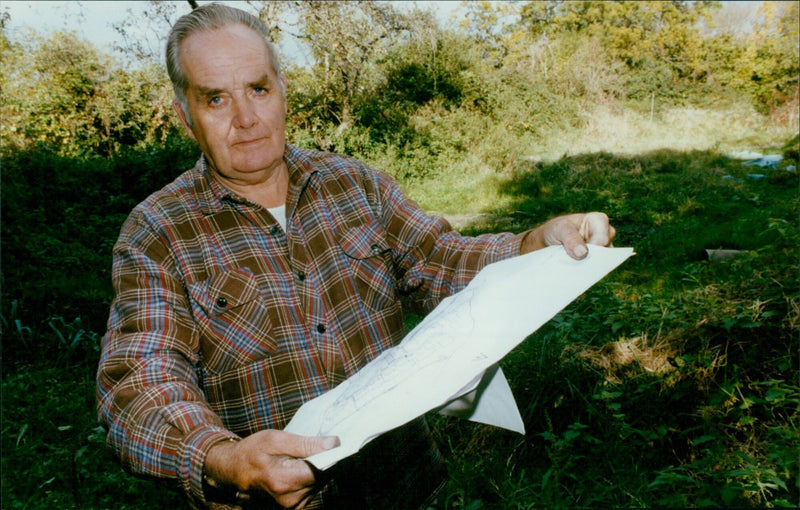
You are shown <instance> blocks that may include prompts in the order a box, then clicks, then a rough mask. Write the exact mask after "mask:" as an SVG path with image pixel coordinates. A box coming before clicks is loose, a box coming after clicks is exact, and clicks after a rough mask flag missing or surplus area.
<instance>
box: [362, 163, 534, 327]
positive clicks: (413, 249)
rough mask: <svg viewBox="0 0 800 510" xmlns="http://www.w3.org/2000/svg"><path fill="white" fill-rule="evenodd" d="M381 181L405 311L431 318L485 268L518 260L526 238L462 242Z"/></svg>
mask: <svg viewBox="0 0 800 510" xmlns="http://www.w3.org/2000/svg"><path fill="white" fill-rule="evenodd" d="M377 180H378V187H379V189H380V210H381V212H380V214H381V216H382V221H383V224H384V228H385V229H386V232H387V236H388V237H389V243H390V245H392V246H393V250H394V257H395V274H396V280H397V286H398V289H399V290H400V293H401V295H403V296H404V301H405V303H406V305H407V306H411V307H412V308H414V309H420V310H421V311H423V312H430V311H431V310H433V309H434V308H435V307H436V305H437V304H439V302H440V301H441V300H443V299H444V298H446V297H448V296H450V295H452V294H455V293H456V292H458V291H460V290H462V289H463V288H464V287H466V286H467V284H468V283H469V282H470V281H471V280H472V279H473V278H474V277H475V275H476V274H477V273H478V271H480V270H481V269H482V268H483V267H485V266H487V265H488V264H491V263H493V262H497V261H499V260H503V259H507V258H510V257H514V256H516V255H519V251H520V245H521V243H522V238H523V237H524V234H512V233H502V234H484V235H480V236H477V237H468V236H462V235H461V234H459V233H458V232H456V231H455V230H453V228H452V227H451V226H450V224H449V223H448V222H447V220H445V219H444V218H440V217H436V216H430V215H428V214H426V213H425V212H424V211H423V210H422V209H421V208H420V207H419V206H418V205H417V204H416V203H415V202H414V201H413V200H411V199H409V198H408V197H406V196H405V195H404V194H403V192H402V191H401V190H400V189H399V187H398V186H397V184H396V183H395V182H394V181H393V180H392V179H391V178H390V177H389V176H387V175H385V174H383V173H380V172H378V173H377Z"/></svg>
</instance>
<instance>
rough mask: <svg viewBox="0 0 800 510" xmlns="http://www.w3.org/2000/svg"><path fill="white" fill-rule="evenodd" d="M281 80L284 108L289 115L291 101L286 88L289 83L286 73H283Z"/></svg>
mask: <svg viewBox="0 0 800 510" xmlns="http://www.w3.org/2000/svg"><path fill="white" fill-rule="evenodd" d="M280 80H281V92H283V109H284V110H285V111H284V114H286V115H288V114H289V101H287V100H286V88H287V87H288V85H289V80H287V79H286V75H285V74H281V78H280Z"/></svg>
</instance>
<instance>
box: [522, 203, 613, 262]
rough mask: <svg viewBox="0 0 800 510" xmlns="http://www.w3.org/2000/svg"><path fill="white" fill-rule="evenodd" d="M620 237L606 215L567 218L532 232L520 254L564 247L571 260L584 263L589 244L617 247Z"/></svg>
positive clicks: (550, 221)
mask: <svg viewBox="0 0 800 510" xmlns="http://www.w3.org/2000/svg"><path fill="white" fill-rule="evenodd" d="M616 235H617V231H616V230H615V229H614V227H612V226H611V225H610V224H609V222H608V216H606V215H605V214H603V213H600V212H590V213H585V214H567V215H565V216H558V217H556V218H553V219H552V220H549V221H547V222H546V223H544V224H542V225H540V226H538V227H536V228H534V229H532V230H529V231H528V233H527V234H526V235H525V238H524V239H523V240H522V245H521V246H520V254H525V253H528V252H531V251H534V250H540V249H542V248H545V247H547V246H553V245H557V244H561V245H564V249H566V250H567V254H569V256H570V257H572V258H574V259H578V260H580V259H582V258H584V257H586V255H587V254H588V253H589V251H588V249H587V248H586V243H591V244H597V245H600V246H613V245H612V244H611V243H612V241H614V236H616Z"/></svg>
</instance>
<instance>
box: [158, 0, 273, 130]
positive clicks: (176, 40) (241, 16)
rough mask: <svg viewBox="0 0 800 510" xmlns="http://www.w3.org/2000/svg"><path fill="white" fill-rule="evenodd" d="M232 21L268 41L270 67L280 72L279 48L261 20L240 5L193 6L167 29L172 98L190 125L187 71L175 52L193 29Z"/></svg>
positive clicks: (226, 23)
mask: <svg viewBox="0 0 800 510" xmlns="http://www.w3.org/2000/svg"><path fill="white" fill-rule="evenodd" d="M234 23H238V24H241V25H244V26H246V27H248V28H250V29H252V30H253V31H255V32H256V33H257V34H258V35H260V36H261V37H262V39H264V43H265V44H266V45H267V52H268V53H269V59H270V64H271V65H272V70H273V71H275V74H276V75H277V76H278V78H280V76H281V66H280V62H279V61H278V52H277V50H276V49H275V46H274V45H273V44H272V43H271V42H270V41H269V29H268V28H267V26H266V25H265V24H264V22H263V21H261V20H260V19H258V18H257V17H256V16H253V15H252V14H250V13H248V12H245V11H243V10H241V9H236V8H233V7H228V6H226V5H221V4H217V3H211V4H206V5H202V6H200V7H197V8H196V9H193V10H192V12H190V13H188V14H184V15H183V16H181V17H180V18H179V19H178V21H176V22H175V25H174V26H173V27H172V30H170V33H169V38H167V73H168V74H169V79H170V81H172V89H173V91H174V93H175V100H176V101H178V104H180V105H181V108H182V109H183V114H184V115H185V116H186V121H187V122H188V123H189V125H190V126H191V124H192V120H191V119H190V118H189V108H188V101H187V99H186V90H187V89H188V87H189V80H188V79H187V78H186V73H185V72H184V70H183V66H182V65H181V59H180V56H179V55H178V52H179V51H180V47H181V44H182V43H183V41H184V40H185V39H186V38H187V37H189V36H190V35H191V34H193V33H195V32H210V31H212V30H217V29H220V28H223V27H225V26H227V25H230V24H234ZM279 82H280V80H279ZM280 83H281V89H283V83H282V82H280ZM284 93H285V91H284Z"/></svg>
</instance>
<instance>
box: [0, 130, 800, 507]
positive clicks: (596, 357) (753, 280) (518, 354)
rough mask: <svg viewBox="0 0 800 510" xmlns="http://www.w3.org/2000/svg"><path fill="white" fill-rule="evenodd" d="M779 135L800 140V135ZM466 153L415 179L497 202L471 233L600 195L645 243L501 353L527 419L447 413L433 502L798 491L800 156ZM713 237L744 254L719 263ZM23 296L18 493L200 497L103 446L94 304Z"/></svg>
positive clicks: (547, 502) (786, 496) (629, 499)
mask: <svg viewBox="0 0 800 510" xmlns="http://www.w3.org/2000/svg"><path fill="white" fill-rule="evenodd" d="M782 145H783V141H781V142H780V144H779V145H778V147H777V148H776V149H775V151H778V152H780V151H781V150H783V151H788V152H787V154H791V151H792V150H794V151H795V152H794V154H796V153H797V152H796V151H797V142H796V141H794V142H793V143H791V144H789V145H788V146H786V147H782ZM453 154H456V153H451V152H447V153H446V157H443V158H444V159H442V158H439V159H437V158H436V157H433V156H429V157H430V158H431V160H430V161H431V162H432V163H434V164H435V165H438V166H436V168H435V170H436V171H434V172H431V174H430V175H429V176H428V177H427V178H426V179H424V180H423V179H416V180H415V178H412V177H409V178H408V179H405V180H404V181H405V182H406V184H408V183H411V184H412V186H411V189H412V191H414V190H421V189H422V185H423V184H424V183H425V182H429V183H430V184H431V187H432V188H433V189H434V190H438V191H435V192H434V193H432V194H431V198H430V199H429V198H425V199H424V200H420V202H422V203H423V204H425V206H426V207H431V204H434V205H435V207H431V208H436V209H438V210H441V211H442V212H446V213H454V212H464V211H466V212H474V213H485V215H484V216H481V220H480V221H479V222H475V223H473V224H472V225H470V226H468V227H465V228H464V231H465V232H466V233H479V232H486V231H497V230H506V229H511V230H514V231H521V230H523V229H525V228H527V227H529V226H531V225H533V224H536V223H539V222H541V221H543V220H545V219H547V218H548V217H550V216H553V215H556V214H559V213H563V212H567V211H576V210H590V209H597V210H604V211H607V212H608V213H609V215H610V216H611V218H612V221H613V223H614V224H615V225H616V226H617V228H618V237H617V244H618V245H620V246H632V247H634V248H635V249H636V252H637V255H636V256H635V257H633V258H632V259H630V260H629V261H627V262H626V263H625V264H624V265H623V266H622V267H621V268H619V269H618V270H616V271H615V272H614V273H612V274H611V275H610V276H609V277H607V278H606V279H605V280H604V281H602V282H601V283H600V284H598V285H596V286H595V287H593V288H592V289H590V290H589V291H588V292H587V293H585V294H584V295H583V296H582V297H580V298H579V299H578V300H576V301H575V302H574V303H573V304H572V305H570V306H569V307H568V308H567V309H565V310H564V311H563V312H562V313H560V314H559V315H558V316H557V317H556V318H554V319H553V320H552V321H550V322H549V323H548V324H547V325H545V326H544V327H543V328H541V329H540V330H539V331H538V332H536V333H535V334H534V335H532V336H531V337H530V338H529V339H527V340H526V341H525V342H524V343H523V344H521V345H520V346H519V347H518V348H517V349H515V350H514V351H513V352H512V353H511V354H510V355H509V356H508V357H507V358H506V359H505V360H504V361H503V368H504V371H505V372H506V374H507V376H508V378H509V381H510V383H511V385H512V389H513V391H514V393H515V396H516V398H517V402H518V404H519V407H520V410H521V413H522V415H523V418H524V420H525V424H526V429H527V433H526V435H524V436H521V435H518V434H514V433H510V432H507V431H503V430H499V429H494V428H491V427H486V426H482V425H477V424H473V423H470V422H465V421H459V420H456V419H452V418H445V417H440V416H435V415H434V416H431V417H430V419H431V422H432V423H433V427H434V433H435V434H436V436H437V437H438V439H439V443H440V445H441V447H442V450H443V451H444V452H445V454H446V457H447V459H448V463H449V467H450V474H451V475H450V483H449V484H448V486H447V488H446V489H445V491H444V492H443V493H442V495H441V496H440V498H439V500H438V501H437V502H436V505H435V508H437V509H453V508H467V509H479V508H486V509H515V508H520V509H522V508H552V507H555V508H560V507H570V508H572V507H650V506H655V507H687V506H689V507H697V506H714V507H721V506H729V507H773V506H778V507H780V506H795V505H797V504H798V503H800V488H799V487H798V473H799V472H800V469H799V468H798V454H799V453H800V450H799V449H798V448H799V445H800V430H798V423H799V422H798V419H797V411H798V405H799V404H800V384H799V383H798V376H797V374H798V373H800V366H798V357H797V352H798V347H799V346H798V329H799V327H800V300H799V299H798V274H797V261H798V257H797V255H798V251H797V249H798V246H799V245H800V235H798V228H797V227H798V225H797V214H798V210H800V209H799V208H798V205H799V204H798V179H797V173H796V172H788V171H786V170H785V169H783V168H779V169H763V170H762V169H758V170H756V169H753V168H752V167H743V166H742V165H741V164H740V162H738V161H734V160H730V159H727V158H725V157H723V156H722V155H721V154H720V153H719V152H718V151H717V150H701V149H692V150H664V149H661V150H651V151H647V152H642V153H638V154H633V155H630V154H628V155H624V154H619V153H612V152H610V151H606V152H595V153H591V154H589V153H587V154H576V155H571V156H570V155H566V156H563V157H559V158H556V159H553V160H537V159H536V158H528V159H526V158H523V157H521V156H520V157H517V158H510V159H509V160H508V161H507V162H506V163H507V167H506V166H501V167H500V170H498V171H496V172H491V171H487V170H481V169H480V168H479V166H480V164H483V165H486V168H493V166H491V165H490V164H489V163H490V162H488V161H486V158H485V157H483V156H480V155H476V154H478V153H475V154H473V155H472V156H470V158H474V159H469V158H467V157H464V158H463V160H462V163H461V164H460V166H457V168H458V169H459V172H461V174H464V175H468V176H469V178H468V179H467V180H466V181H464V182H466V183H469V184H464V185H460V186H456V185H455V184H456V183H458V182H461V181H460V179H461V177H460V174H459V173H456V172H453V173H448V172H447V170H446V167H447V164H446V163H447V162H452V161H453V159H452V158H454V157H455V156H453ZM377 157H384V156H380V155H379V156H376V158H377ZM156 159H158V158H156ZM159 161H160V160H159ZM463 161H474V162H475V164H474V165H467V164H465V163H463ZM479 162H482V163H480V164H479ZM12 163H13V162H12ZM495 163H496V162H495ZM158 164H159V163H158V161H155V162H154V163H153V168H156V167H157V166H158ZM401 164H402V162H400V161H397V162H395V165H401ZM405 164H408V165H413V164H414V163H413V162H408V161H406V162H405ZM794 164H795V165H797V162H796V161H794ZM6 165H7V168H8V167H9V166H10V163H9V162H8V161H7V162H6ZM12 168H13V167H12ZM395 168H397V166H395ZM470 168H472V170H470ZM495 168H496V167H495ZM752 173H761V174H764V175H765V177H764V178H760V179H757V178H753V177H748V174H752ZM165 178H166V177H165ZM470 179H472V180H470ZM401 181H403V179H401ZM442 183H445V184H446V185H442ZM447 183H449V184H447ZM487 183H488V184H487ZM415 186H417V187H416V188H415ZM487 186H491V189H487ZM448 188H452V190H454V194H453V195H448V191H449V189H448ZM20 189H23V188H22V187H21V188H20ZM435 193H439V194H440V195H441V196H440V197H434V194H435ZM96 194H97V196H98V197H100V196H101V192H100V191H99V190H98V191H97V192H96ZM412 195H413V193H412ZM481 196H489V197H491V200H484V199H483V198H480V197H481ZM475 203H478V204H480V205H474V204H475ZM10 205H11V204H9V202H8V201H7V200H6V201H5V204H4V206H7V207H10ZM101 205H102V204H101ZM85 207H88V205H85ZM40 212H41V213H42V214H44V213H45V212H46V211H44V212H43V211H40ZM8 217H9V216H6V218H8ZM11 217H12V218H13V217H14V216H11ZM91 227H92V226H89V225H87V227H86V228H91ZM5 228H7V227H5V226H4V229H5ZM94 228H96V230H94V231H89V232H88V233H87V234H92V233H94V234H96V236H99V237H108V236H113V235H115V232H111V233H109V232H106V231H105V230H103V231H101V230H100V227H96V226H95V227H94ZM13 231H14V232H15V233H16V235H15V237H14V238H13V239H22V238H24V236H23V233H24V232H23V231H22V230H17V229H15V230H13ZM56 236H57V231H53V233H52V234H51V242H52V243H54V246H55V243H56ZM6 241H7V239H4V243H5V242H6ZM4 248H5V247H4ZM709 248H729V249H737V250H741V251H742V253H741V254H740V256H738V257H736V258H733V259H728V260H722V261H715V262H712V261H709V260H707V257H706V255H705V250H706V249H709ZM75 249H76V250H77V248H75ZM12 253H17V252H12ZM20 253H22V252H20ZM31 253H34V254H36V253H38V252H36V251H32V252H31ZM45 255H46V254H44V255H42V257H44V256H45ZM20 257H21V256H20ZM76 257H77V255H76ZM77 258H80V257H77ZM19 260H22V258H20V259H19ZM37 260H38V259H37ZM42 260H46V259H45V258H43V259H42ZM54 263H55V261H54ZM8 267H9V266H8V265H6V269H5V270H4V271H7V270H8ZM39 269H41V268H39ZM51 269H52V268H51ZM31 270H37V268H32V269H31V268H29V271H31ZM25 274H30V273H25ZM48 274H49V273H48ZM4 277H5V275H4ZM30 278H33V276H30ZM91 278H96V277H94V276H90V275H87V276H86V279H91ZM87 284H88V283H87ZM31 292H32V291H31ZM39 299H40V300H41V302H45V301H46V299H47V298H46V296H45V297H41V296H40V297H39ZM103 299H105V298H103ZM103 299H96V300H95V301H94V302H95V303H100V304H101V305H103V306H105V303H104V302H103ZM37 302H39V301H37ZM24 305H25V303H16V302H13V301H12V302H9V301H8V300H5V301H4V302H3V304H2V319H3V324H2V327H3V352H4V366H3V375H2V383H3V384H2V415H3V422H2V431H1V432H2V451H3V455H2V482H3V483H2V494H1V497H2V502H3V505H2V506H3V508H9V509H22V508H25V509H52V508H81V509H83V508H86V509H91V508H98V509H99V508H114V509H120V508H121V509H150V508H176V509H178V508H185V507H186V504H185V503H184V502H183V501H182V499H181V497H180V496H179V495H177V494H175V493H173V492H171V491H170V490H168V489H167V488H165V487H162V486H159V485H156V484H154V483H153V482H149V481H144V480H139V479H137V478H134V477H133V476H131V475H128V474H126V473H125V472H123V471H122V469H121V468H120V467H119V466H118V465H117V463H116V462H115V461H114V459H113V458H112V456H111V455H110V454H109V453H108V451H107V450H106V448H105V446H104V444H103V441H104V439H103V433H102V430H101V429H98V427H97V424H96V422H95V418H94V364H95V363H96V360H97V343H98V339H99V334H100V333H99V332H93V330H97V329H98V328H97V327H96V326H95V325H94V324H96V322H94V323H92V324H89V323H88V321H84V322H81V321H80V320H79V319H76V318H75V316H76V315H77V313H76V314H75V315H70V313H71V311H73V309H72V308H63V307H62V308H52V309H49V311H48V313H44V312H40V313H39V315H30V314H29V315H26V314H24V313H23V311H24V310H25V309H26V308H25V306H24ZM51 306H52V305H51ZM73 306H74V305H73ZM98 306H99V305H98ZM79 311H80V313H81V314H83V313H87V312H86V310H83V309H81V310H79ZM91 313H92V314H94V315H98V314H99V315H102V313H101V312H98V311H96V310H94V311H92V312H91ZM87 314H88V313H87ZM31 317H43V318H41V319H36V320H34V319H32V318H31ZM35 353H42V354H40V355H38V356H37V355H36V354H35ZM37 358H39V359H37Z"/></svg>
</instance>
